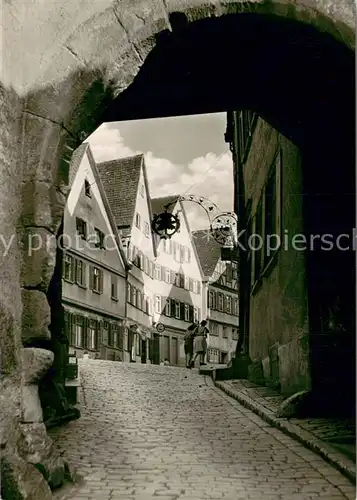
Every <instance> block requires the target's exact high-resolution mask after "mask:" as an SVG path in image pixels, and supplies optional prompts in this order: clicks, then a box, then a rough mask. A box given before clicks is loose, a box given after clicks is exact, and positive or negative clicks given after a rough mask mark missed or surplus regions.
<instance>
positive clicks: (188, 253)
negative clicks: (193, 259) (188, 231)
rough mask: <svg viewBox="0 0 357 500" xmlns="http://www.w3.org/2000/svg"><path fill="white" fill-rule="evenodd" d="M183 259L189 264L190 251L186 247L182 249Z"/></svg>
mask: <svg viewBox="0 0 357 500" xmlns="http://www.w3.org/2000/svg"><path fill="white" fill-rule="evenodd" d="M184 258H185V262H190V250H189V249H188V248H187V247H184Z"/></svg>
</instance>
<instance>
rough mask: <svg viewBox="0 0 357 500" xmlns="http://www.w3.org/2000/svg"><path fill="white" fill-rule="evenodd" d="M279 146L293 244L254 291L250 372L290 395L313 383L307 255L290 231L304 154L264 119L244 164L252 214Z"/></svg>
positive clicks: (297, 228) (299, 225)
mask: <svg viewBox="0 0 357 500" xmlns="http://www.w3.org/2000/svg"><path fill="white" fill-rule="evenodd" d="M278 145H280V147H281V151H282V169H281V170H282V171H281V184H282V195H281V196H282V198H281V202H282V227H281V229H282V235H284V234H285V231H286V232H287V233H286V234H287V235H288V236H289V238H290V240H289V241H290V244H289V246H288V248H286V247H285V248H284V246H282V247H281V248H280V250H279V252H278V256H277V259H276V263H275V264H274V265H273V266H272V268H271V270H269V271H268V273H266V275H265V276H264V277H263V279H262V281H261V283H260V284H258V287H257V288H256V290H255V291H254V293H252V295H251V299H250V328H249V355H250V357H251V359H252V361H253V366H252V367H251V368H250V376H251V378H254V379H255V380H258V379H259V380H260V381H264V379H265V381H266V383H267V384H268V385H272V386H273V387H276V386H279V385H280V387H281V391H282V392H283V393H284V394H287V395H290V394H293V393H294V392H296V391H298V390H301V389H307V388H308V387H309V385H310V381H309V339H308V334H309V328H308V308H307V289H306V270H305V256H304V252H299V251H296V250H294V249H293V248H292V247H291V235H294V234H299V233H303V206H302V197H301V194H300V193H301V192H302V179H301V175H302V172H301V159H300V154H299V150H298V149H297V148H296V147H295V146H294V145H293V144H292V143H291V142H290V141H288V140H287V139H285V138H284V137H282V136H281V135H280V134H278V132H277V131H276V130H274V129H273V128H272V127H271V126H270V125H268V124H267V123H266V122H265V121H263V120H262V119H259V120H258V122H257V126H256V129H255V132H254V136H253V140H252V146H251V150H250V152H249V156H248V159H247V163H246V164H245V166H244V182H245V189H246V197H247V199H251V200H252V213H253V214H254V213H255V210H256V206H257V203H258V201H259V199H260V196H261V191H262V188H263V186H264V184H265V182H266V179H267V175H268V170H269V168H270V166H271V164H272V161H273V158H274V154H275V152H276V150H277V147H278ZM260 363H261V364H262V365H261V368H260V369H259V366H257V365H260Z"/></svg>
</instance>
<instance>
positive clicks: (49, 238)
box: [21, 227, 57, 292]
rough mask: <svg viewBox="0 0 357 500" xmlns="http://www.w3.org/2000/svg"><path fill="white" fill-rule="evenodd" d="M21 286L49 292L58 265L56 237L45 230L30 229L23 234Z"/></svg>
mask: <svg viewBox="0 0 357 500" xmlns="http://www.w3.org/2000/svg"><path fill="white" fill-rule="evenodd" d="M21 245H22V249H23V259H22V266H21V285H22V286H24V287H32V288H34V287H36V288H38V289H40V290H42V291H44V292H47V289H48V286H49V283H50V281H51V278H52V276H53V271H54V268H55V265H56V250H57V241H56V236H55V235H54V234H53V233H52V232H50V231H48V230H47V229H45V228H39V227H29V228H26V229H25V230H24V232H23V234H22V241H21Z"/></svg>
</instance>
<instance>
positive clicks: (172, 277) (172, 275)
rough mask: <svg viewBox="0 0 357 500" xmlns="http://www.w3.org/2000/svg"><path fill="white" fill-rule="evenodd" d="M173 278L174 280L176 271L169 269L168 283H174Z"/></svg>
mask: <svg viewBox="0 0 357 500" xmlns="http://www.w3.org/2000/svg"><path fill="white" fill-rule="evenodd" d="M175 280H176V273H175V271H170V283H171V285H174V284H175Z"/></svg>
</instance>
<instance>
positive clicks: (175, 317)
mask: <svg viewBox="0 0 357 500" xmlns="http://www.w3.org/2000/svg"><path fill="white" fill-rule="evenodd" d="M178 198H179V197H178V196H168V197H162V198H155V199H153V200H152V201H151V206H152V212H153V215H154V216H155V215H158V214H160V213H163V212H165V210H167V211H168V212H170V213H172V214H174V215H178V217H179V219H180V229H179V231H178V232H177V233H175V234H174V235H173V236H172V237H171V239H167V240H164V239H162V240H160V238H159V237H158V236H156V235H155V243H156V254H157V258H156V261H155V281H154V287H155V309H154V321H155V323H156V324H158V323H161V324H162V325H163V326H164V328H165V329H164V331H163V332H161V334H160V353H161V358H162V359H165V358H167V359H168V360H169V361H170V363H171V364H173V365H181V366H184V365H185V354H184V346H183V336H184V333H185V331H186V329H187V327H188V326H189V325H190V324H192V323H193V322H195V323H198V322H199V321H201V320H202V319H204V318H205V311H204V310H203V309H202V306H203V304H202V269H201V266H200V263H199V260H198V258H197V253H196V248H195V246H194V244H193V241H192V235H191V231H190V227H189V224H188V220H187V216H186V213H185V209H184V206H183V204H182V203H181V201H179V200H178Z"/></svg>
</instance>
